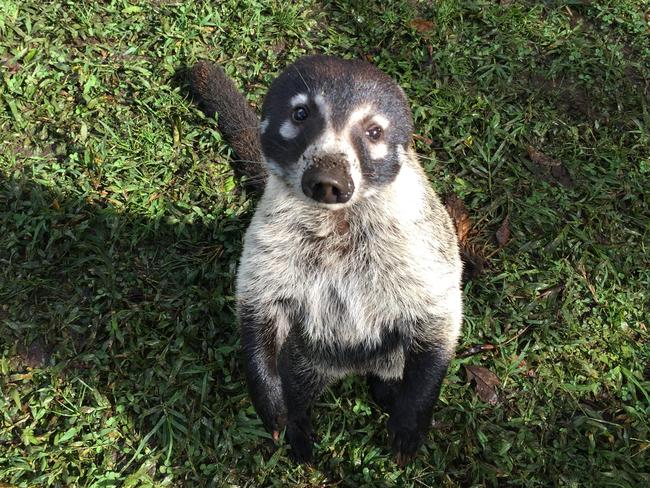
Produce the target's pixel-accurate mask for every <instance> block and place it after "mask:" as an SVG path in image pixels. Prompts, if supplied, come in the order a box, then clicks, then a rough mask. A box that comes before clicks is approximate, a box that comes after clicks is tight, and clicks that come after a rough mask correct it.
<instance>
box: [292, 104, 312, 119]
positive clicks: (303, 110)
mask: <svg viewBox="0 0 650 488" xmlns="http://www.w3.org/2000/svg"><path fill="white" fill-rule="evenodd" d="M291 116H292V117H293V120H295V121H296V122H303V121H304V120H306V119H307V117H309V110H307V107H305V106H304V105H298V106H297V107H296V108H294V109H293V114H292V115H291Z"/></svg>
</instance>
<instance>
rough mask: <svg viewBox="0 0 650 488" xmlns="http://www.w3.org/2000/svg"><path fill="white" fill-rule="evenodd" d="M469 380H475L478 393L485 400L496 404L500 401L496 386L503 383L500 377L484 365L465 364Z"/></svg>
mask: <svg viewBox="0 0 650 488" xmlns="http://www.w3.org/2000/svg"><path fill="white" fill-rule="evenodd" d="M465 373H466V375H467V381H468V382H470V383H471V382H472V381H473V382H474V384H475V386H474V388H475V390H476V394H477V395H478V397H479V398H480V399H481V400H483V401H484V402H487V403H489V404H490V405H495V404H496V403H497V402H498V401H499V395H498V393H497V391H496V386H498V385H500V384H501V381H499V377H498V376H497V375H495V374H494V373H493V372H492V371H490V370H489V369H487V368H484V367H483V366H471V365H467V364H466V365H465Z"/></svg>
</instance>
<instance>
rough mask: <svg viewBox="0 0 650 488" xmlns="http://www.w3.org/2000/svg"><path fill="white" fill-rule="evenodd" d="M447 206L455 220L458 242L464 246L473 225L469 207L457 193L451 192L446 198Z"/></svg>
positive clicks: (452, 218)
mask: <svg viewBox="0 0 650 488" xmlns="http://www.w3.org/2000/svg"><path fill="white" fill-rule="evenodd" d="M445 208H446V209H447V212H449V215H450V216H451V220H453V221H454V226H455V227H456V234H457V235H458V242H459V243H460V244H461V246H462V245H464V244H465V242H466V241H467V235H468V234H469V230H470V228H471V227H472V222H471V220H470V218H469V214H468V213H467V209H466V208H465V204H464V203H463V201H462V200H461V199H460V198H458V197H457V196H456V195H454V194H453V193H450V194H449V195H447V198H446V199H445Z"/></svg>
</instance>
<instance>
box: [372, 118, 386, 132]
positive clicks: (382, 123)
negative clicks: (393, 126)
mask: <svg viewBox="0 0 650 488" xmlns="http://www.w3.org/2000/svg"><path fill="white" fill-rule="evenodd" d="M372 121H373V122H374V123H375V124H377V125H378V126H379V127H381V128H382V129H384V130H386V129H387V128H388V126H389V125H390V121H389V120H388V119H387V118H386V117H384V116H383V115H381V114H377V115H375V116H374V117H373V118H372Z"/></svg>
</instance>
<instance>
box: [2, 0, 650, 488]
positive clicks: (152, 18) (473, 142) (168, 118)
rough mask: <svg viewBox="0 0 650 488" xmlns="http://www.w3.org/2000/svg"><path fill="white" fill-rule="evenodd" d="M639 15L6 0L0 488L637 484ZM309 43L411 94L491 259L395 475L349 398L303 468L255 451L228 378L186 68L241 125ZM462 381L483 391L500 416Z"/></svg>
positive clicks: (597, 9) (439, 172) (204, 176)
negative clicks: (230, 104) (428, 415)
mask: <svg viewBox="0 0 650 488" xmlns="http://www.w3.org/2000/svg"><path fill="white" fill-rule="evenodd" d="M649 12H650V1H648V0H593V1H591V0H582V1H581V0H573V1H560V0H558V1H551V0H547V1H543V2H535V1H526V0H501V1H497V0H467V1H466V0H435V1H422V2H417V1H407V0H404V1H384V2H355V1H322V2H319V1H315V0H314V1H312V0H297V1H291V2H290V1H270V2H263V1H259V0H246V1H243V0H242V1H237V0H222V1H216V2H212V3H211V4H207V3H204V2H180V1H173V0H172V1H155V2H154V1H137V0H134V1H132V2H129V1H128V0H120V1H111V2H96V3H95V2H77V1H60V2H47V1H42V0H41V1H35V0H26V1H18V0H0V60H1V63H0V74H1V77H2V78H1V81H0V391H1V392H2V395H0V486H2V487H4V486H20V487H28V486H30V487H31V486H34V487H40V486H60V487H68V486H96V487H109V486H126V487H136V486H251V487H258V486H330V485H337V486H361V485H363V486H400V487H401V486H415V487H419V486H450V487H452V486H463V487H465V486H517V487H519V486H571V487H573V486H575V487H578V486H616V487H626V486H631V487H635V488H636V487H641V486H650V449H649V447H650V435H649V432H650V420H649V419H650V343H649V339H650V333H649V332H648V327H650V317H649V315H650V314H649V313H648V303H649V301H650V298H649V292H648V290H650V239H649V235H650V210H649V208H648V205H649V202H648V199H649V196H650V103H649V100H650V98H649V94H650V30H649V29H650V13H649ZM313 52H324V53H330V54H336V55H341V56H344V57H363V58H366V59H369V60H371V61H373V62H374V63H376V64H377V65H378V66H379V67H380V68H382V69H383V70H384V71H386V72H387V73H389V74H390V75H391V76H393V77H394V78H395V79H397V80H398V82H399V83H400V84H401V85H402V87H404V89H405V91H406V93H407V95H408V97H409V99H410V101H411V104H412V107H413V113H414V117H415V125H416V133H417V138H416V146H417V149H418V151H419V153H420V154H421V156H422V163H423V165H424V166H425V168H426V170H427V172H428V174H429V176H430V179H431V184H432V185H433V186H434V187H435V188H436V189H437V190H438V191H439V192H440V193H441V194H443V195H449V194H454V195H456V196H457V197H458V198H459V199H460V200H462V202H464V205H465V208H466V209H467V213H468V214H469V215H468V218H469V220H467V219H466V220H465V221H464V224H463V225H464V229H465V230H466V231H467V237H466V238H467V243H466V245H467V247H468V248H469V249H470V250H471V252H472V253H473V254H474V257H475V258H476V260H478V261H481V262H483V264H484V266H483V270H482V272H480V273H478V274H477V275H476V276H475V277H474V278H473V279H472V280H471V281H469V282H468V283H467V285H466V286H465V294H466V301H465V304H466V319H465V324H464V330H463V335H462V339H461V344H460V345H459V352H461V354H459V357H458V358H457V359H456V360H455V361H454V362H453V364H452V367H451V370H450V374H449V376H448V378H447V379H446V381H445V384H444V387H443V392H442V396H441V401H440V403H439V405H438V407H437V409H436V413H435V415H434V417H435V420H436V425H435V428H434V429H433V431H432V433H431V434H430V436H429V438H428V441H427V442H426V445H425V447H424V448H423V449H422V451H421V452H420V455H419V457H418V458H417V460H416V461H415V462H414V463H413V464H412V465H410V466H408V467H407V468H405V469H403V470H402V469H400V468H398V467H397V466H396V464H395V463H394V461H393V459H392V456H391V453H390V450H389V441H388V436H387V431H386V427H385V424H386V417H385V416H383V415H382V414H381V413H380V412H379V411H378V409H377V408H376V407H375V405H374V404H373V403H372V402H371V401H370V399H369V396H368V393H367V390H366V387H365V384H364V382H363V381H361V380H360V379H358V378H349V379H347V380H345V381H344V382H342V383H341V384H338V385H336V386H334V387H333V388H331V389H330V390H328V391H327V392H326V394H325V395H324V396H323V397H322V398H321V401H320V402H319V403H318V405H317V407H316V409H315V415H314V416H315V427H316V429H317V431H318V433H319V435H320V443H319V447H318V449H317V459H318V461H317V463H316V465H315V466H313V467H300V466H294V465H293V464H292V463H291V462H290V461H289V460H288V457H287V451H288V449H287V447H286V446H285V445H284V444H281V445H280V446H279V448H277V449H275V448H274V447H273V444H272V443H271V442H270V440H269V436H268V435H266V434H265V433H264V432H263V430H262V427H261V423H260V421H259V420H258V419H257V417H256V415H255V412H254V411H253V409H252V407H251V404H250V401H249V399H248V396H247V393H246V389H245V386H244V384H243V381H242V368H241V366H240V362H239V356H238V348H239V339H238V333H237V326H236V323H235V316H234V303H233V294H234V286H233V280H234V273H235V270H236V265H237V259H238V255H239V252H240V250H241V242H242V236H243V232H244V230H245V228H246V225H247V222H248V221H249V219H250V216H251V214H252V210H253V208H254V204H255V202H254V199H252V198H250V197H248V196H246V194H245V193H244V192H243V191H241V190H240V189H239V188H238V187H237V186H236V184H235V182H234V181H233V178H232V175H231V172H230V168H229V158H230V157H231V155H232V153H231V150H230V149H229V148H228V146H227V145H226V144H225V143H224V142H223V140H222V138H221V136H220V134H219V132H218V131H217V127H216V122H215V121H214V120H207V119H206V118H205V117H204V116H203V115H202V114H201V112H200V111H199V110H198V109H197V108H196V107H195V106H194V105H193V104H192V103H191V101H190V99H189V96H188V92H187V78H186V73H187V68H188V67H189V66H191V65H192V64H193V63H194V62H195V61H196V60H198V59H210V60H215V61H218V62H220V63H222V64H223V66H224V67H225V68H226V70H227V71H228V72H229V74H231V75H232V77H233V78H234V79H235V80H236V81H237V83H238V84H239V86H241V88H242V89H243V90H245V92H246V94H247V96H248V98H249V100H250V101H251V103H253V104H254V105H256V106H259V105H260V103H261V100H262V97H263V95H264V93H265V91H266V89H267V87H268V86H269V84H270V82H271V80H272V79H273V77H274V75H276V74H277V73H278V72H279V71H280V70H281V69H282V68H283V67H284V66H285V65H286V64H287V63H289V62H290V61H292V60H294V59H296V58H297V57H299V56H300V55H302V54H305V53H313ZM506 219H507V221H506ZM504 221H506V222H507V223H506V225H505V226H504ZM506 227H507V228H506ZM506 230H507V232H505V231H506ZM497 233H498V234H499V240H498V241H497V238H496V235H497ZM475 346H483V347H482V348H477V347H475ZM471 348H474V349H471ZM478 349H481V351H480V353H479V354H470V353H472V352H476V351H477V350H478ZM472 366H481V367H484V368H486V369H488V370H489V371H491V372H493V373H494V374H495V375H496V376H497V377H498V379H499V384H498V385H497V386H496V387H494V388H495V391H494V393H496V395H492V398H490V400H491V401H485V400H486V398H485V395H479V391H478V390H477V387H476V385H475V384H474V383H472V382H468V378H467V373H466V369H467V367H470V370H471V367H472ZM472 371H476V370H472ZM481 371H483V370H481ZM488 388H490V387H488Z"/></svg>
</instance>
